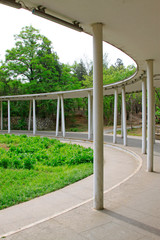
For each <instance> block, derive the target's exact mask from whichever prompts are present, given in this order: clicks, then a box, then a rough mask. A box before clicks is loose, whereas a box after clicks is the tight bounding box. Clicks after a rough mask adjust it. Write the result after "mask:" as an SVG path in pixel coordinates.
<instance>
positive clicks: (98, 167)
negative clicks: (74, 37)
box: [92, 23, 103, 210]
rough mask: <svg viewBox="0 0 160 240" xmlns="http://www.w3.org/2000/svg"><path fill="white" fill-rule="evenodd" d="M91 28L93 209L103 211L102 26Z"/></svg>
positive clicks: (94, 25) (96, 25)
mask: <svg viewBox="0 0 160 240" xmlns="http://www.w3.org/2000/svg"><path fill="white" fill-rule="evenodd" d="M92 28H93V119H94V122H93V124H94V127H93V131H94V133H93V139H94V185H93V191H94V192H93V207H94V208H95V209H97V210H100V209H103V50H102V28H103V26H102V24H101V23H95V24H93V26H92Z"/></svg>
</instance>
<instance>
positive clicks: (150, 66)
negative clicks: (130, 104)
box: [147, 59, 153, 172]
mask: <svg viewBox="0 0 160 240" xmlns="http://www.w3.org/2000/svg"><path fill="white" fill-rule="evenodd" d="M147 93H148V101H147V102H148V136H147V137H148V141H147V171H148V172H153V60H152V59H149V60H147Z"/></svg>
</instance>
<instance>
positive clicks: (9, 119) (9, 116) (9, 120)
mask: <svg viewBox="0 0 160 240" xmlns="http://www.w3.org/2000/svg"><path fill="white" fill-rule="evenodd" d="M10 132H11V114H10V100H8V133H10Z"/></svg>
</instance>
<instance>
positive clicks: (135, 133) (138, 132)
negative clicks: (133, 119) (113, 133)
mask: <svg viewBox="0 0 160 240" xmlns="http://www.w3.org/2000/svg"><path fill="white" fill-rule="evenodd" d="M117 134H121V131H120V130H119V131H117ZM127 134H128V135H131V136H142V128H134V127H133V128H132V129H127Z"/></svg>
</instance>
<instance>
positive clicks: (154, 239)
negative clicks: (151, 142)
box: [0, 136, 160, 240]
mask: <svg viewBox="0 0 160 240" xmlns="http://www.w3.org/2000/svg"><path fill="white" fill-rule="evenodd" d="M106 137H107V136H106ZM120 140H121V139H119V141H120ZM109 141H110V138H109V139H108V142H109ZM129 144H130V145H129V147H125V148H124V149H127V150H129V151H134V152H135V153H136V154H138V155H139V157H141V158H142V159H143V165H142V167H141V169H140V170H139V171H137V172H136V173H135V174H134V176H132V177H131V178H129V179H128V180H127V181H124V182H123V183H122V184H120V185H118V186H117V187H116V188H112V186H113V185H115V184H117V183H118V182H119V181H123V180H124V179H125V178H127V177H128V176H130V174H132V173H133V172H135V170H136V169H137V167H138V165H139V164H138V161H137V160H136V161H135V156H133V155H131V154H130V153H127V152H123V151H121V150H120V149H114V150H113V149H112V148H110V147H109V146H106V147H105V151H106V153H105V156H106V157H107V158H108V159H105V161H107V163H106V164H105V167H106V168H105V175H106V176H107V177H106V180H105V181H106V185H105V189H106V190H107V189H108V191H106V193H105V199H104V206H105V209H104V210H103V211H95V210H93V209H92V200H90V201H86V203H83V204H82V205H81V204H79V202H83V201H85V200H86V196H87V198H90V195H86V194H89V192H92V187H89V186H90V184H89V185H88V183H89V181H90V180H91V178H92V177H89V178H87V179H85V180H84V181H82V182H78V183H77V184H78V185H77V186H78V187H76V184H75V188H74V185H71V186H69V187H67V188H66V189H63V190H62V191H61V196H60V198H59V199H61V198H64V195H62V193H63V194H64V192H65V193H67V194H68V196H69V195H70V194H69V192H70V191H73V192H72V193H71V196H70V197H71V198H72V200H73V199H74V200H73V204H72V206H73V205H74V204H78V205H77V207H76V208H74V207H73V209H70V210H69V211H66V212H64V213H62V214H57V216H56V215H55V216H54V217H53V218H51V219H48V220H47V219H46V220H47V221H43V222H42V223H39V224H35V225H34V226H32V227H31V226H30V227H29V228H28V229H26V230H23V231H19V232H17V233H16V234H13V235H10V236H8V237H7V238H6V239H7V240H10V239H11V240H20V239H24V240H30V239H31V240H32V239H33V240H36V239H38V240H43V239H47V240H48V239H49V240H50V239H54V240H55V239H57V240H63V239H65V240H67V239H72V240H74V239H75V240H79V239H81V240H87V239H88V240H89V239H91V240H94V239H95V240H98V239H99V240H100V239H102V240H104V239H107V240H121V239H123V240H132V239H133V240H140V239H142V240H158V239H160V205H159V202H160V184H159V182H160V154H159V147H160V145H159V142H157V143H156V144H155V157H154V169H155V170H156V171H155V172H154V173H147V172H146V156H145V155H141V144H140V138H129ZM117 146H118V147H122V146H121V145H120V144H117ZM113 154H114V155H113ZM121 154H122V155H121ZM121 156H122V158H121ZM136 159H137V158H136ZM127 169H128V170H127ZM107 170H108V172H107ZM125 170H126V171H125ZM127 172H128V173H127ZM112 173H113V175H112ZM109 174H110V176H109ZM85 181H86V183H85ZM87 182H88V183H87ZM91 182H92V180H91ZM81 183H82V185H81ZM83 183H84V185H83ZM81 186H83V189H82V190H80V189H81ZM84 189H85V190H84ZM76 190H77V192H76ZM57 192H58V191H57ZM51 195H52V194H48V196H49V197H48V196H47V197H46V196H44V199H45V197H46V199H47V198H48V200H47V201H46V202H45V200H43V201H42V202H41V207H42V205H45V203H46V204H47V205H46V208H45V207H44V210H45V211H46V212H47V209H48V208H49V209H52V211H53V212H52V214H51V212H50V211H48V213H49V214H48V213H47V216H51V215H54V210H53V209H55V207H54V206H53V198H52V197H51ZM65 196H67V195H65ZM75 196H76V197H75ZM42 198H43V197H42ZM76 198H78V199H80V198H81V200H80V201H79V200H77V199H76ZM37 199H38V198H37ZM37 199H35V200H32V201H30V202H34V201H36V200H37ZM39 199H40V198H39ZM65 199H66V197H65ZM75 199H76V200H75ZM57 200H58V199H57ZM38 201H39V200H38ZM58 201H59V200H58ZM74 201H79V202H76V203H75V202H74ZM25 204H29V202H28V203H24V205H25ZM66 204H67V203H66ZM22 205H23V204H22ZM59 205H60V204H59V202H58V203H57V205H56V209H58V207H59ZM26 206H27V205H26ZM37 206H38V205H37V204H35V205H34V208H33V205H32V211H33V215H34V211H35V215H36V214H39V212H38V211H37V210H36V208H37ZM19 207H20V208H21V206H20V205H17V206H15V207H11V208H8V209H6V210H2V211H0V216H1V213H4V212H5V211H6V212H7V211H10V209H14V208H15V209H16V208H17V212H18V209H19ZM68 207H69V206H68V205H67V206H66V208H68ZM25 210H26V207H25V208H24V209H23V208H22V209H20V213H19V216H21V215H22V217H23V216H25V212H23V211H25ZM61 211H62V210H61ZM57 212H58V211H57ZM12 214H13V213H12ZM41 214H42V215H43V214H44V213H43V211H42V210H41V212H40V215H41ZM4 216H5V214H4V215H3V216H2V218H1V219H0V222H1V223H2V225H1V224H0V227H1V226H3V229H2V231H3V232H7V231H8V230H9V231H11V230H14V227H15V225H14V224H15V221H14V220H13V219H16V211H15V213H14V216H13V217H12V224H13V225H12V226H11V227H10V226H9V225H10V224H9V222H8V221H9V219H8V220H7V222H6V223H3V222H4V221H5V220H4V219H5V218H4ZM6 216H7V214H6ZM10 216H11V215H10ZM32 217H33V216H32ZM32 217H31V218H32ZM42 217H45V216H44V215H43V216H40V218H42ZM6 219H7V218H6ZM32 220H33V219H32ZM34 220H35V221H36V219H34ZM19 222H20V223H21V221H19ZM31 222H32V221H31ZM25 224H28V223H25ZM22 225H24V223H23V224H22Z"/></svg>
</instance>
